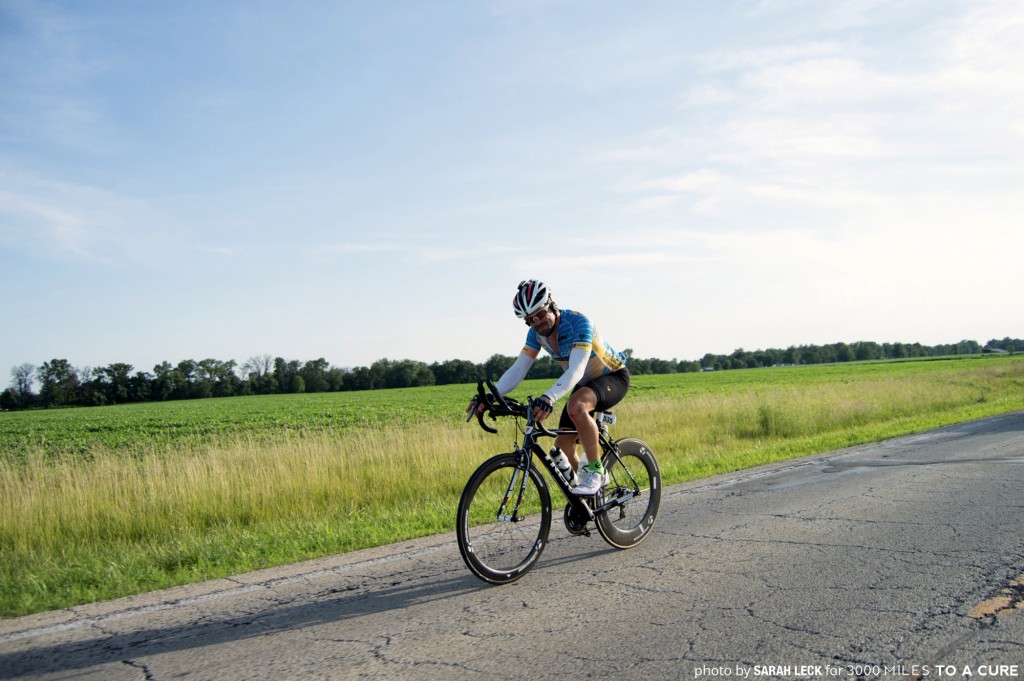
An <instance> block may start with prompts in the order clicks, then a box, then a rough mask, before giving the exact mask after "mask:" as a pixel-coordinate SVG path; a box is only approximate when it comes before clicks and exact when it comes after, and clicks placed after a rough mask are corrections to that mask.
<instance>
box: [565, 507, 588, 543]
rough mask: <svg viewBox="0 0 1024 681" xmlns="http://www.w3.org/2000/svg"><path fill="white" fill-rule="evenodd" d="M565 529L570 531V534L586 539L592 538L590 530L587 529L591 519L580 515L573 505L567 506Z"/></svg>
mask: <svg viewBox="0 0 1024 681" xmlns="http://www.w3.org/2000/svg"><path fill="white" fill-rule="evenodd" d="M564 517H565V529H567V530H569V534H572V535H575V536H577V537H578V536H580V535H583V536H584V537H589V536H590V530H588V529H587V523H588V522H590V519H589V518H588V517H587V516H585V515H584V514H582V513H580V512H579V511H577V510H576V509H574V508H573V506H572V504H566V505H565V514H564Z"/></svg>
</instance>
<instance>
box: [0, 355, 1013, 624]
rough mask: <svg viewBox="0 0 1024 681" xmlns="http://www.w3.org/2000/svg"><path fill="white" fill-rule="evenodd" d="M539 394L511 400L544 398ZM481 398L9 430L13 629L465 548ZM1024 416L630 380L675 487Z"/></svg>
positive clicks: (3, 588)
mask: <svg viewBox="0 0 1024 681" xmlns="http://www.w3.org/2000/svg"><path fill="white" fill-rule="evenodd" d="M549 383H550V381H531V382H527V383H524V385H523V386H522V387H521V388H520V389H519V390H517V391H516V393H515V394H516V396H518V397H524V396H525V395H527V394H530V393H531V392H532V393H540V392H542V391H543V389H544V388H546V387H547V386H548V384H549ZM471 393H472V387H471V386H465V385H463V386H443V387H435V388H414V389H406V390H389V391H370V392H359V393H329V394H324V393H321V394H315V395H282V396H273V397H247V398H227V399H218V400H202V401H191V402H171V403H153V404H144V405H126V406H118V407H98V408H90V409H68V410H50V411H34V412H15V413H0V452H2V455H0V555H3V561H2V563H0V615H2V616H5V617H10V616H16V615H21V614H26V613H30V612H37V611H41V610H47V609H54V608H60V607H67V606H70V605H75V604H80V603H85V602H90V601H95V600H101V599H106V598H112V597H117V596H123V595H128V594H132V593H138V592H141V591H146V590H152V589H158V588H164V587H168V586H173V585H178V584H184V583H188V582H192V581H198V580H203V579H211V578H216V577H223V576H227V575H231V574H238V573H241V572H245V571H249V570H253V569H258V568H263V567H269V566H272V565H279V564H284V563H289V562H294V561H297V560H301V559H305V558H312V557H317V556H322V555H328V554H332V553H338V552H343V551H350V550H355V549H360V548H366V547H369V546H374V545H379V544H384V543H389V542H394V541H400V540H402V539H408V538H411V537H416V536H423V535H426V534H434V533H442V532H449V531H451V530H452V523H453V517H454V512H455V507H456V505H457V503H458V496H459V494H460V493H461V490H462V486H463V485H464V483H465V481H466V479H467V478H468V477H469V475H470V473H471V472H472V471H473V469H474V468H475V467H476V465H477V464H479V463H480V462H481V461H482V460H483V459H484V458H485V457H486V456H488V455H489V454H492V453H496V452H498V451H505V450H507V449H508V448H509V444H510V442H511V441H512V439H513V431H512V428H511V424H510V423H500V424H499V427H500V428H501V429H502V432H501V434H500V435H499V436H492V435H487V434H485V433H483V432H482V431H481V430H480V429H479V428H477V427H476V426H475V425H474V424H466V423H464V422H463V418H462V416H463V415H462V410H463V409H464V407H465V404H466V403H467V401H468V399H469V397H470V395H471ZM1020 409H1024V358H1022V357H984V358H980V357H979V358H971V359H955V360H954V359H949V360H931V361H914V362H897V363H878V364H845V365H828V366H808V367H785V368H775V369H756V370H743V371H728V372H718V373H702V374H675V375H659V376H637V377H634V381H633V387H632V388H631V391H630V395H629V396H628V397H627V399H626V401H625V402H623V404H622V405H620V407H619V408H618V409H616V413H617V414H618V415H619V425H618V426H616V427H615V429H614V434H616V435H619V436H625V435H631V436H636V437H640V438H641V439H644V440H646V441H647V442H648V444H649V445H651V447H652V448H653V450H654V451H655V453H656V454H657V456H658V459H659V462H660V463H661V467H662V472H663V475H664V477H665V482H666V484H672V483H676V482H681V481H684V480H688V479H693V478H697V477H703V476H708V475H713V474H716V473H720V472H725V471H730V470H737V469H741V468H745V467H749V466H754V465H759V464H762V463H766V462H770V461H778V460H782V459H786V458H792V457H797V456H803V455H807V454H813V453H818V452H822V451H828V450H831V449H836V448H841V447H845V446H850V445H854V444H859V443H864V442H870V441H875V440H880V439H884V438H888V437H894V436H897V435H901V434H905V433H910V432H915V431H920V430H924V429H928V428H933V427H936V426H940V425H945V424H950V423H957V422H962V421H966V420H971V419H974V418H980V417H983V416H988V415H992V414H999V413H1005V412H1010V411H1016V410H1020Z"/></svg>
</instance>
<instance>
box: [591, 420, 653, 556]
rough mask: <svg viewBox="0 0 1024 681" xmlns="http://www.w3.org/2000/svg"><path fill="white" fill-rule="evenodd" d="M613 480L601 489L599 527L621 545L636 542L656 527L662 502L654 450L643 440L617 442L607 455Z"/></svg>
mask: <svg viewBox="0 0 1024 681" xmlns="http://www.w3.org/2000/svg"><path fill="white" fill-rule="evenodd" d="M604 467H605V470H606V471H607V472H608V479H609V482H608V484H607V485H606V486H605V488H604V489H603V490H602V491H601V492H600V493H598V497H597V507H598V508H599V509H600V508H606V509H607V510H606V511H605V512H603V513H597V514H596V518H595V520H596V523H597V531H598V532H600V533H601V536H602V537H604V540H605V541H606V542H608V543H609V544H611V545H612V546H614V547H616V548H619V549H628V548H631V547H633V546H636V545H637V544H639V543H640V542H641V541H643V539H644V537H646V536H647V533H648V532H650V531H651V528H652V527H654V521H655V520H656V519H657V517H658V507H659V506H660V505H661V471H660V470H658V462H657V460H656V459H655V458H654V454H653V453H652V452H651V450H650V449H649V448H648V447H647V445H645V444H644V443H643V442H641V441H640V440H635V439H633V438H626V439H623V440H619V441H617V442H616V443H615V452H609V453H608V454H606V455H605V457H604Z"/></svg>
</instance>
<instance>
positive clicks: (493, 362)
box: [483, 355, 515, 381]
mask: <svg viewBox="0 0 1024 681" xmlns="http://www.w3.org/2000/svg"><path fill="white" fill-rule="evenodd" d="M514 362H515V358H514V357H508V356H506V355H491V356H490V357H488V358H487V361H486V362H484V366H483V369H484V375H485V376H486V377H487V378H489V379H491V380H492V381H496V380H498V378H500V377H501V375H502V374H503V373H505V372H506V371H508V368H509V367H510V366H512V364H513V363H514Z"/></svg>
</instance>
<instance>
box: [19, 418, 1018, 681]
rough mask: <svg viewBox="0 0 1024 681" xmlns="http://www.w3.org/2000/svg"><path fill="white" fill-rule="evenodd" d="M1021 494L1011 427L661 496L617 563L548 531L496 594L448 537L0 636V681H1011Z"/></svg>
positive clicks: (760, 472)
mask: <svg viewBox="0 0 1024 681" xmlns="http://www.w3.org/2000/svg"><path fill="white" fill-rule="evenodd" d="M468 476H469V471H467V472H466V477H467V478H468ZM1022 487H1024V413H1018V414H1010V415H1006V416H1000V417H995V418H990V419H985V420H982V421H977V422H972V423H969V424H963V425H959V426H953V427H949V428H943V429H939V430H936V431H932V432H929V433H924V434H919V435H914V436H908V437H904V438H898V439H895V440H890V441H887V442H884V443H879V444H875V445H866V446H861V447H855V448H851V449H848V450H843V451H840V452H832V453H829V454H825V455H821V456H816V457H810V458H805V459H800V460H797V461H792V462H787V463H782V464H775V465H770V466H765V467H761V468H758V469H754V470H749V471H740V472H737V473H733V474H729V475H725V476H719V477H716V478H712V479H708V480H703V481H697V482H693V483H688V484H684V485H678V486H675V487H672V488H668V489H666V490H665V495H664V497H663V499H662V506H661V516H660V518H659V519H658V521H657V524H656V526H655V528H654V531H653V532H652V533H651V535H650V536H649V538H648V539H647V540H646V541H645V542H644V543H643V544H641V545H640V546H638V547H636V548H634V549H632V550H629V551H617V550H614V549H612V548H610V547H608V546H607V545H606V544H604V543H603V542H602V541H601V539H600V537H599V536H598V535H597V533H594V534H593V536H591V537H589V538H587V537H573V536H570V535H568V533H567V532H566V531H565V529H564V528H563V527H562V526H561V523H560V522H556V523H555V524H554V526H553V527H552V533H551V542H550V544H549V545H548V547H547V548H546V549H545V551H544V554H543V556H542V557H541V559H540V561H539V562H538V564H537V565H536V567H535V568H534V569H533V570H532V572H530V573H529V574H528V575H527V576H526V577H524V578H523V579H522V580H520V581H519V582H517V583H515V584H512V585H508V586H502V587H491V586H486V585H484V584H483V583H482V582H480V581H478V580H477V579H476V578H474V577H473V576H472V575H470V573H469V572H468V571H467V570H466V568H465V566H464V565H463V563H462V560H461V558H460V557H459V552H458V549H457V547H456V546H455V542H454V533H452V534H450V535H441V536H436V537H429V538H425V539H422V540H417V541H413V542H402V543H399V544H395V545H393V546H388V547H380V548H378V549H372V550H368V551H361V552H358V553H354V554H348V555H343V556H335V557H331V558H326V559H323V560H318V561H310V562H307V563H301V564H297V565H292V566H288V567H284V568H279V569H273V570H264V571H261V572H257V573H252V574H248V575H240V576H238V577H235V578H232V579H224V580H217V581H214V582H206V583H203V584H198V585H194V586H190V587H181V588H178V589H171V590H168V591H162V592H155V593H152V594H143V595H140V596H135V597H131V598H126V599H120V600H118V601H111V602H107V603H97V604H92V605H87V606H81V607H76V608H71V609H68V610H61V611H55V612H51V613H43V614H40V615H33V616H30V617H24V618H20V619H15V620H6V621H2V622H0V678H3V679H26V680H27V679H70V678H74V679H97V680H100V679H102V680H103V681H110V680H113V681H118V680H121V679H124V680H133V681H134V680H140V679H153V680H155V681H163V680H166V679H217V680H218V681H231V680H234V679H247V680H248V679H446V680H451V679H488V680H494V679H522V678H531V679H562V678H565V677H567V676H576V677H581V678H598V679H616V678H627V677H629V678H632V677H641V678H643V679H645V681H652V680H655V679H694V678H709V673H710V671H711V670H712V669H717V670H719V672H724V671H730V672H731V674H732V675H731V678H740V676H739V673H740V671H739V670H741V669H742V670H745V672H746V673H747V674H748V675H750V676H753V675H754V674H751V671H755V670H760V673H759V674H757V675H758V676H759V678H817V677H815V676H813V675H812V676H809V675H807V674H804V673H802V672H801V670H800V669H799V666H801V665H808V666H811V668H813V667H814V666H818V667H819V669H820V668H823V667H824V666H825V665H829V666H831V667H832V668H833V669H834V670H836V672H837V673H836V674H833V675H831V676H829V677H828V678H840V679H852V678H878V677H879V676H885V677H890V676H892V677H893V678H895V677H896V676H895V675H893V674H892V673H890V674H880V675H875V674H873V673H871V669H872V667H873V666H874V665H878V666H879V667H883V668H884V667H885V666H890V667H892V666H896V665H902V666H904V667H905V668H911V667H912V666H913V667H914V668H915V669H914V670H912V671H911V672H904V676H902V677H899V678H913V675H914V674H917V673H918V671H919V670H920V669H927V670H931V671H932V673H931V675H930V676H929V678H961V676H959V675H957V676H948V675H947V676H941V677H939V676H937V675H936V673H935V671H937V670H938V669H940V668H946V669H949V667H947V666H946V665H953V666H956V667H957V669H962V668H963V667H964V666H965V665H966V666H969V667H973V668H975V669H977V667H978V666H979V665H988V666H990V667H996V666H997V665H1005V666H1007V667H1009V669H1004V671H1007V672H1009V671H1012V669H1013V667H1012V666H1013V665H1016V668H1017V674H1018V675H1017V676H1013V675H1008V674H1004V675H1002V676H997V677H996V678H1024V676H1022V675H1021V674H1022V673H1024V605H1022V604H1024V537H1022V530H1021V528H1024V496H1022V494H1021V489H1022ZM452 512H453V515H454V509H452ZM558 516H560V513H556V517H558ZM769 666H771V667H775V668H776V669H768V667H769ZM940 666H941V667H940ZM865 670H866V673H865ZM892 671H893V670H890V672H892ZM855 672H860V676H859V677H858V675H857V674H856V673H855ZM718 678H730V676H727V675H725V674H724V673H721V674H720V675H719V677H718ZM822 678H824V677H822ZM968 678H969V677H968Z"/></svg>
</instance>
